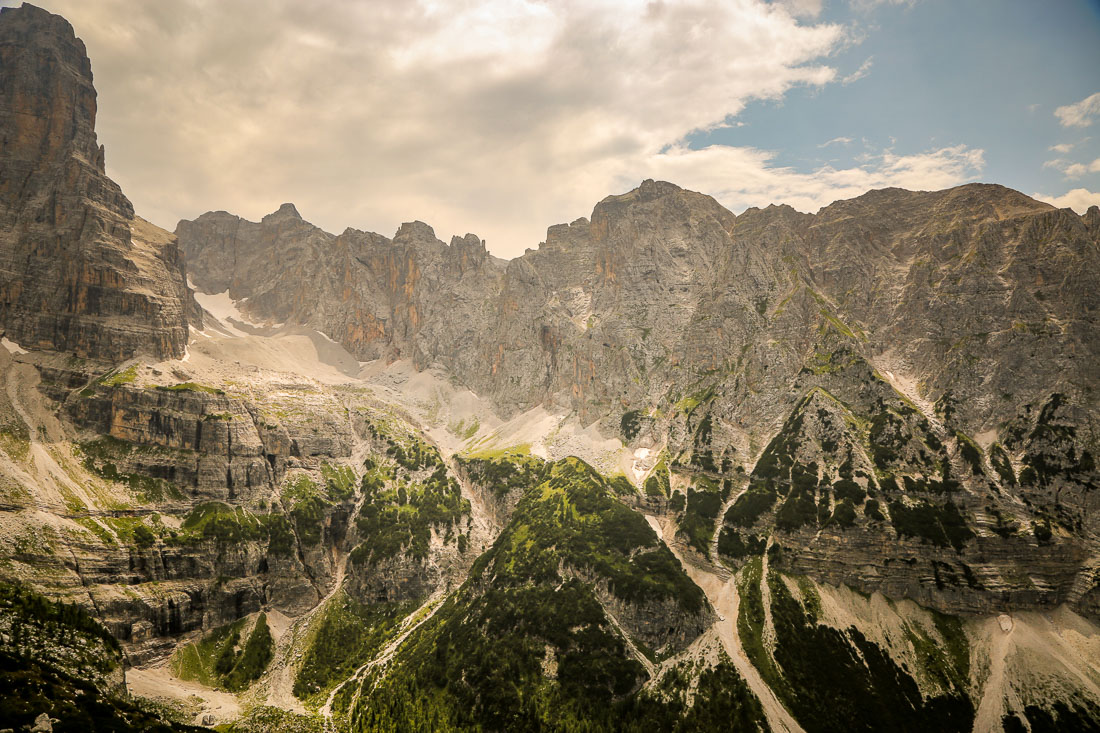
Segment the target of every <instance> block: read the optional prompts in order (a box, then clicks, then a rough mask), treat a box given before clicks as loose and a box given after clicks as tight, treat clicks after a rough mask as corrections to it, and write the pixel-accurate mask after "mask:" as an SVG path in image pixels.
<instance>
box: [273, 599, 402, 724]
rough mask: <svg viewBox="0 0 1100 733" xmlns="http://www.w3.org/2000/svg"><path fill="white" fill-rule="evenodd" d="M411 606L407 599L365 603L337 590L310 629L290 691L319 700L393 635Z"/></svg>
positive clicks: (296, 694)
mask: <svg viewBox="0 0 1100 733" xmlns="http://www.w3.org/2000/svg"><path fill="white" fill-rule="evenodd" d="M415 607H416V604H415V603H414V602H411V601H408V602H404V603H377V604H372V605H365V604H362V603H357V602H356V601H353V600H351V599H349V598H348V597H347V595H346V594H344V593H343V592H341V593H338V594H337V595H336V596H334V597H333V598H332V600H331V601H329V603H328V604H327V605H326V606H325V609H324V611H323V612H322V615H321V618H320V620H319V621H318V622H317V623H316V624H315V626H314V627H313V630H312V631H311V633H310V638H309V641H308V643H307V646H306V650H305V654H304V655H303V657H302V664H301V666H300V667H299V668H298V675H297V676H296V677H295V678H294V695H295V696H296V697H298V698H299V699H301V700H306V701H309V702H311V703H313V704H316V705H320V704H323V702H324V701H325V699H327V696H328V693H329V692H330V691H331V690H332V688H333V687H335V686H336V685H338V684H339V683H341V682H343V681H344V680H346V679H348V678H349V677H351V676H352V674H353V673H354V672H355V670H356V669H357V668H358V667H359V665H361V664H362V663H363V662H365V661H366V660H369V659H371V658H373V657H374V656H375V655H376V654H377V653H378V652H379V651H380V650H381V649H382V647H383V645H385V644H386V643H387V642H388V641H390V639H392V638H393V637H394V636H395V635H396V633H397V631H398V630H399V629H400V624H401V621H402V620H403V619H404V618H405V617H406V616H408V615H409V614H410V613H411V612H412V611H413V610H415Z"/></svg>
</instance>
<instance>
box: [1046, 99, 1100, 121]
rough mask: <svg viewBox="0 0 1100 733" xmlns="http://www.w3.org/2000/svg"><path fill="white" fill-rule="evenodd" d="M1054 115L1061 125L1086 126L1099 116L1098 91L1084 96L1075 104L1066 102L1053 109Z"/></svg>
mask: <svg viewBox="0 0 1100 733" xmlns="http://www.w3.org/2000/svg"><path fill="white" fill-rule="evenodd" d="M1054 116H1055V117H1057V118H1058V121H1059V122H1061V123H1062V126H1063V127H1088V126H1089V125H1091V124H1092V123H1093V121H1094V118H1095V117H1098V116H1100V92H1097V93H1096V94H1093V95H1091V96H1088V97H1085V98H1084V99H1082V100H1081V101H1080V102H1077V103H1076V104H1067V105H1066V106H1064V107H1059V108H1058V109H1056V110H1054Z"/></svg>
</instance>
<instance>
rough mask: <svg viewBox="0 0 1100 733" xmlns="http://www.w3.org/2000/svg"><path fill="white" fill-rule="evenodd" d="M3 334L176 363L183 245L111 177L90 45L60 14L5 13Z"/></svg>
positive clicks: (182, 309) (90, 354) (31, 343)
mask: <svg viewBox="0 0 1100 733" xmlns="http://www.w3.org/2000/svg"><path fill="white" fill-rule="evenodd" d="M0 99H3V103H2V104H0V327H2V328H3V329H4V331H5V334H6V336H7V337H8V338H9V339H11V340H12V341H15V342H17V343H19V344H22V345H24V346H25V347H27V348H47V349H54V350H57V351H66V352H71V353H74V354H76V355H77V356H81V357H87V358H95V359H103V360H121V359H126V358H129V357H131V356H133V355H134V354H137V353H143V354H148V355H151V356H157V357H167V356H178V355H181V354H182V353H183V350H184V347H185V346H186V341H187V311H188V308H189V307H190V303H191V301H190V296H189V294H188V292H187V286H186V284H185V277H184V274H183V264H182V261H181V259H180V256H179V251H178V249H177V247H176V244H175V242H174V240H173V239H172V238H171V237H170V236H167V235H166V233H164V232H162V231H161V230H158V229H157V228H156V227H153V226H152V225H150V224H148V223H147V222H144V221H143V220H141V219H140V218H137V217H135V216H134V210H133V207H132V206H131V205H130V201H129V200H128V199H127V198H126V197H125V196H124V195H123V193H122V191H121V190H120V189H119V187H118V186H117V185H116V184H115V183H114V181H112V180H111V179H110V178H108V177H107V176H106V175H105V173H104V169H103V155H104V151H103V148H102V146H99V145H98V144H97V143H96V135H95V115H96V93H95V89H94V88H93V87H92V70H91V64H90V63H89V61H88V57H87V54H86V53H85V50H84V44H83V43H82V42H81V41H80V40H79V39H78V38H76V36H75V35H74V34H73V29H72V27H71V26H70V25H69V23H68V22H67V21H65V20H64V19H63V18H61V17H60V16H56V15H51V14H50V13H47V12H46V11H44V10H41V9H39V8H36V7H33V6H30V5H24V6H23V7H21V8H18V9H13V8H4V9H3V13H2V14H0Z"/></svg>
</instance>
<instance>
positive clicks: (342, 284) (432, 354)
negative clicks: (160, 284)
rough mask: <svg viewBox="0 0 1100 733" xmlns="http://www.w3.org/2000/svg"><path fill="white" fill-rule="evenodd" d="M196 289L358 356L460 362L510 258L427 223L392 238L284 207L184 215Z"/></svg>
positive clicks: (184, 240) (184, 243) (184, 241)
mask: <svg viewBox="0 0 1100 733" xmlns="http://www.w3.org/2000/svg"><path fill="white" fill-rule="evenodd" d="M176 234H177V236H178V237H179V242H180V246H181V248H182V249H183V252H184V253H185V255H186V257H187V261H188V262H189V263H190V264H189V267H191V268H192V277H193V279H194V282H195V284H196V286H197V287H199V288H200V289H202V290H204V291H206V292H210V293H220V292H224V291H226V290H228V291H229V295H230V297H231V298H233V299H234V300H242V301H244V302H243V305H242V308H243V309H244V311H245V312H246V313H248V314H249V315H251V316H253V317H255V318H257V319H260V320H269V321H275V322H280V323H282V322H292V323H296V324H300V325H308V326H311V327H313V328H316V329H318V330H320V331H322V332H324V333H326V334H328V335H329V336H330V337H331V338H333V339H335V340H336V341H339V342H340V343H341V344H343V345H344V346H345V347H346V348H347V349H348V350H349V351H351V352H352V353H354V354H356V355H357V356H358V357H359V358H360V359H364V360H365V359H377V358H384V359H387V360H395V359H412V360H414V361H415V363H416V364H417V365H418V366H419V367H421V368H424V367H428V366H433V365H436V364H439V363H443V364H450V363H452V362H461V361H462V360H463V359H464V358H465V356H466V354H467V353H468V349H467V348H466V347H467V345H468V344H469V343H470V341H471V340H472V339H480V338H482V337H483V336H482V333H481V331H480V329H479V328H478V326H479V325H480V324H483V323H485V322H486V321H487V320H488V319H489V318H490V315H491V308H492V302H491V301H490V300H489V299H487V298H486V294H487V293H493V292H496V291H497V290H499V281H500V277H501V272H502V270H503V264H502V263H501V262H500V261H499V260H497V259H495V258H493V257H491V256H490V255H489V254H488V253H487V252H486V251H485V244H484V242H482V241H481V240H480V239H478V238H477V237H476V236H474V235H472V234H468V235H466V237H464V238H460V237H454V238H453V239H452V240H451V243H450V245H447V244H444V243H443V242H441V241H439V240H438V239H436V238H435V233H434V232H433V231H432V229H431V227H429V226H427V225H426V224H424V223H422V222H412V223H409V224H405V225H403V226H402V227H401V229H400V230H399V231H398V232H397V234H396V235H395V236H394V238H393V239H392V240H391V239H388V238H386V237H383V236H381V235H379V234H374V233H370V232H361V231H357V230H354V229H348V230H346V231H345V232H344V233H343V234H341V235H340V236H333V235H331V234H328V233H327V232H324V231H322V230H321V229H319V228H317V227H315V226H313V225H312V224H309V223H308V222H305V221H303V220H302V218H301V217H300V216H299V214H298V211H297V210H296V209H295V208H294V206H293V205H291V204H284V205H283V206H282V207H280V208H279V210H278V211H276V212H274V213H272V214H269V215H267V216H265V217H264V218H263V220H262V221H260V222H259V223H255V222H250V221H246V220H244V219H240V218H239V217H236V216H232V215H231V214H227V213H225V212H213V213H208V214H203V215H202V216H201V217H199V218H198V219H196V220H195V221H181V222H180V223H179V225H178V226H177V228H176Z"/></svg>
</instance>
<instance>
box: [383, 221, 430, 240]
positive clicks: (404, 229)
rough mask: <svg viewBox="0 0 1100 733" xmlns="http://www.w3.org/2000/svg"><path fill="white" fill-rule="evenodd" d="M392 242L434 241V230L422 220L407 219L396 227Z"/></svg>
mask: <svg viewBox="0 0 1100 733" xmlns="http://www.w3.org/2000/svg"><path fill="white" fill-rule="evenodd" d="M393 241H394V242H416V241H429V242H434V241H436V238H435V230H434V229H432V228H431V227H430V226H428V225H427V224H425V223H424V222H422V221H407V222H405V223H403V224H402V225H401V226H400V227H398V228H397V233H396V234H394V235H393Z"/></svg>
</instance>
